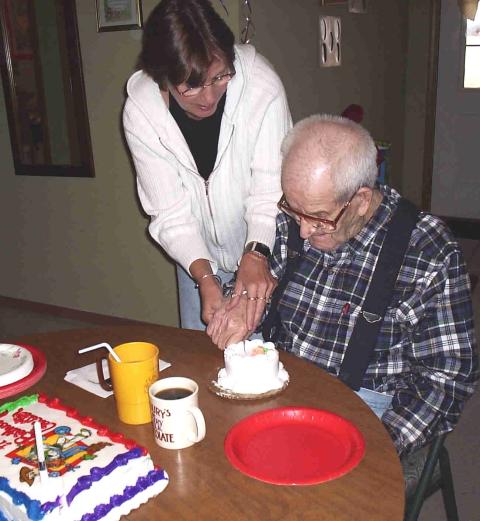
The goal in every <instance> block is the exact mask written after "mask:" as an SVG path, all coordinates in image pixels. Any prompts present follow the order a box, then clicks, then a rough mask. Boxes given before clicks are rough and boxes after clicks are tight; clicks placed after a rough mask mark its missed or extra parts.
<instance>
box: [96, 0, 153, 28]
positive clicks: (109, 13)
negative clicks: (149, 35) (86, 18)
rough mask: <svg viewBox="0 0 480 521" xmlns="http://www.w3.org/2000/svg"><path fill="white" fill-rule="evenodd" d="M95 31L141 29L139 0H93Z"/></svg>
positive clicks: (140, 5)
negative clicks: (95, 9) (95, 18)
mask: <svg viewBox="0 0 480 521" xmlns="http://www.w3.org/2000/svg"><path fill="white" fill-rule="evenodd" d="M95 2H96V7H97V31H98V32H99V33H100V32H104V31H128V30H132V29H141V27H142V24H143V20H142V4H141V0H95Z"/></svg>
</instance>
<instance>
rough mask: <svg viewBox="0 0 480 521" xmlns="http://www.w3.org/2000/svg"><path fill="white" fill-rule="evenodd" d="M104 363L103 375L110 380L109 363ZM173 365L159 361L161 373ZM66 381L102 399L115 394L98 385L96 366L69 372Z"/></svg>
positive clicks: (104, 361) (92, 365)
mask: <svg viewBox="0 0 480 521" xmlns="http://www.w3.org/2000/svg"><path fill="white" fill-rule="evenodd" d="M102 363H103V374H104V375H105V378H109V376H110V373H109V371H108V362H107V361H106V360H103V361H102ZM171 365H172V364H171V363H169V362H165V360H160V359H159V360H158V370H159V371H163V370H164V369H166V368H167V367H170V366H171ZM65 380H66V381H67V382H70V383H71V384H73V385H77V386H78V387H81V388H82V389H85V391H88V392H90V393H93V394H96V395H97V396H100V398H107V397H108V396H111V395H112V394H113V391H105V389H102V387H101V386H100V384H99V383H98V376H97V366H96V364H89V365H85V366H83V367H78V368H77V369H72V370H71V371H68V372H67V374H66V375H65Z"/></svg>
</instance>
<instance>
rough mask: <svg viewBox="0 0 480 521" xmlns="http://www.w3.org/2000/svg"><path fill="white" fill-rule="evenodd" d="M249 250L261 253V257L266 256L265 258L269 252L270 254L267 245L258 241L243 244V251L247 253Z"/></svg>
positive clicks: (268, 255)
mask: <svg viewBox="0 0 480 521" xmlns="http://www.w3.org/2000/svg"><path fill="white" fill-rule="evenodd" d="M249 252H252V253H256V254H259V255H262V256H263V257H266V258H268V257H270V254H271V252H270V248H269V247H268V246H266V245H265V244H263V243H261V242H258V241H252V242H249V243H248V244H247V245H246V246H245V249H244V250H243V253H249Z"/></svg>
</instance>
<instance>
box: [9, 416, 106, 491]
mask: <svg viewBox="0 0 480 521" xmlns="http://www.w3.org/2000/svg"><path fill="white" fill-rule="evenodd" d="M20 411H21V410H20ZM91 434H92V431H91V430H89V429H85V428H82V429H80V431H79V432H78V433H76V434H71V429H70V427H67V426H65V425H61V426H59V427H55V428H54V429H52V430H50V431H49V432H46V433H43V436H42V437H43V445H44V449H45V462H46V465H47V471H48V475H49V477H53V478H56V477H58V476H62V475H63V474H65V472H68V471H72V470H75V469H76V468H78V467H79V465H80V464H81V462H82V461H83V460H91V459H93V458H95V457H96V456H95V453H96V452H98V451H100V450H102V449H103V448H105V447H108V446H110V445H111V443H108V442H99V443H93V444H91V445H88V444H87V443H85V440H88V438H89V437H90V436H91ZM6 457H7V458H11V460H12V463H13V464H14V465H18V464H20V463H23V464H26V465H28V467H21V468H20V470H19V477H20V481H25V482H26V483H28V484H29V485H32V483H33V482H34V480H35V477H36V476H38V456H37V447H36V445H35V440H34V439H33V440H32V441H31V442H30V443H28V444H26V445H19V446H17V447H16V448H15V449H14V450H12V451H11V452H9V453H8V454H6Z"/></svg>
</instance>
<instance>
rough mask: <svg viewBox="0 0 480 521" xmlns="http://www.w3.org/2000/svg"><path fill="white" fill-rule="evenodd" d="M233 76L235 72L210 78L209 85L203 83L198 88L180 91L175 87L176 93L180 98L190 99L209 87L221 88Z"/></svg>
mask: <svg viewBox="0 0 480 521" xmlns="http://www.w3.org/2000/svg"><path fill="white" fill-rule="evenodd" d="M234 76H235V71H233V72H227V73H226V74H219V75H218V76H215V77H213V78H212V81H211V82H209V83H205V85H200V86H199V87H188V88H187V89H183V90H180V89H179V88H178V87H176V89H177V91H178V93H179V94H180V95H181V96H185V97H186V98H190V97H192V96H197V95H198V94H200V92H202V90H203V89H206V88H207V87H210V86H211V85H217V86H218V87H222V86H223V85H226V84H227V83H228V82H229V81H230V80H231V79H232V78H233V77H234Z"/></svg>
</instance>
